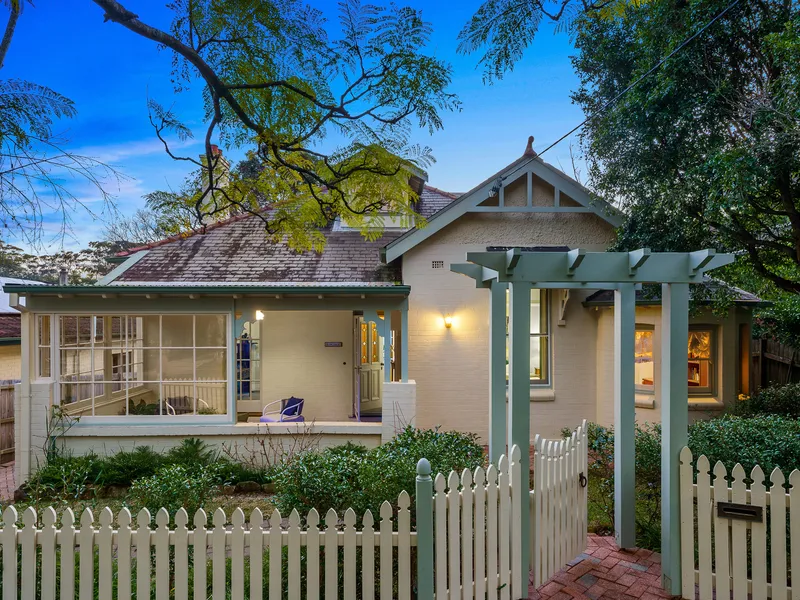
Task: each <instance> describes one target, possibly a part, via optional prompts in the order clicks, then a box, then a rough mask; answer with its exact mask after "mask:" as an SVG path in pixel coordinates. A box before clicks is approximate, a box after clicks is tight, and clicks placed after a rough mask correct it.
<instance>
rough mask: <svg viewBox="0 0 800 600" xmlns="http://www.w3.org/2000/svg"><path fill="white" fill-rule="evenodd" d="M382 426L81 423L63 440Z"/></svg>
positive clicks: (375, 430)
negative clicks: (69, 438)
mask: <svg viewBox="0 0 800 600" xmlns="http://www.w3.org/2000/svg"><path fill="white" fill-rule="evenodd" d="M382 427H383V425H382V424H381V423H371V422H370V423H365V422H364V423H358V422H353V423H346V422H341V423H340V422H336V421H316V422H309V423H236V424H230V423H224V424H223V423H201V422H197V421H195V422H194V423H186V422H183V423H173V424H166V423H164V424H160V425H142V424H137V425H133V424H131V425H123V424H120V422H119V421H116V422H115V423H108V424H103V425H101V424H99V423H97V422H96V421H95V422H94V423H91V424H88V423H78V424H76V425H74V426H73V427H72V428H70V429H69V430H68V431H66V432H65V433H64V434H63V436H64V437H102V438H108V437H181V436H183V437H186V436H200V435H202V436H213V435H223V436H231V435H264V434H269V435H297V434H298V432H300V433H308V434H334V435H381V431H382Z"/></svg>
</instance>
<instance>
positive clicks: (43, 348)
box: [36, 315, 52, 378]
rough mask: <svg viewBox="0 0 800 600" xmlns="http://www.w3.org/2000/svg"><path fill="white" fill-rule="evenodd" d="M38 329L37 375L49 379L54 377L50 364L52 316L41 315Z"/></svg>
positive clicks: (37, 325)
mask: <svg viewBox="0 0 800 600" xmlns="http://www.w3.org/2000/svg"><path fill="white" fill-rule="evenodd" d="M36 329H37V336H36V339H37V342H36V344H37V348H36V361H37V370H36V373H37V375H38V377H42V378H47V377H50V376H51V375H52V367H51V364H50V356H51V354H50V351H51V346H50V344H51V342H50V315H39V316H38V319H37V323H36Z"/></svg>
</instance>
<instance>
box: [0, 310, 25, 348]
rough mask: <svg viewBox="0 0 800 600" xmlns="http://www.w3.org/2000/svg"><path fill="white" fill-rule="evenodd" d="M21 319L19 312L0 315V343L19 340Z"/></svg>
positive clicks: (12, 342) (11, 342)
mask: <svg viewBox="0 0 800 600" xmlns="http://www.w3.org/2000/svg"><path fill="white" fill-rule="evenodd" d="M21 321H22V316H21V315H20V314H19V313H16V314H2V315H0V345H3V344H15V343H16V344H18V343H19V342H20V337H21V335H22V334H21V333H20V331H21Z"/></svg>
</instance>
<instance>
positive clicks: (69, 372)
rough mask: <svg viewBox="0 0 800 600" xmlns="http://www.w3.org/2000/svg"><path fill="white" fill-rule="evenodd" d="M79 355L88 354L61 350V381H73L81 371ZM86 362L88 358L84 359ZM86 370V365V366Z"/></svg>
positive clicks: (72, 350)
mask: <svg viewBox="0 0 800 600" xmlns="http://www.w3.org/2000/svg"><path fill="white" fill-rule="evenodd" d="M81 354H89V352H87V351H81V350H75V349H67V350H61V351H60V355H61V380H62V381H75V380H76V376H77V374H78V373H80V370H81ZM86 359H87V361H88V357H86ZM87 368H88V365H87Z"/></svg>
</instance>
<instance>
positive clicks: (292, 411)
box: [259, 396, 306, 423]
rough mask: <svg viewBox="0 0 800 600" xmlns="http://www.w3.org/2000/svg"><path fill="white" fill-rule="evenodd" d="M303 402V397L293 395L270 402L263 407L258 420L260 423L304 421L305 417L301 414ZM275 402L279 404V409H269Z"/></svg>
mask: <svg viewBox="0 0 800 600" xmlns="http://www.w3.org/2000/svg"><path fill="white" fill-rule="evenodd" d="M305 402H306V401H305V400H304V399H303V398H295V397H294V396H292V397H291V398H284V399H283V400H276V401H275V402H270V403H269V404H267V405H266V406H265V407H264V412H263V413H262V414H261V418H260V419H259V421H260V422H261V423H300V422H305V420H306V419H305V417H304V416H303V404H305ZM276 404H280V405H281V409H280V411H278V412H275V411H270V407H271V406H275V405H276Z"/></svg>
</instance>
